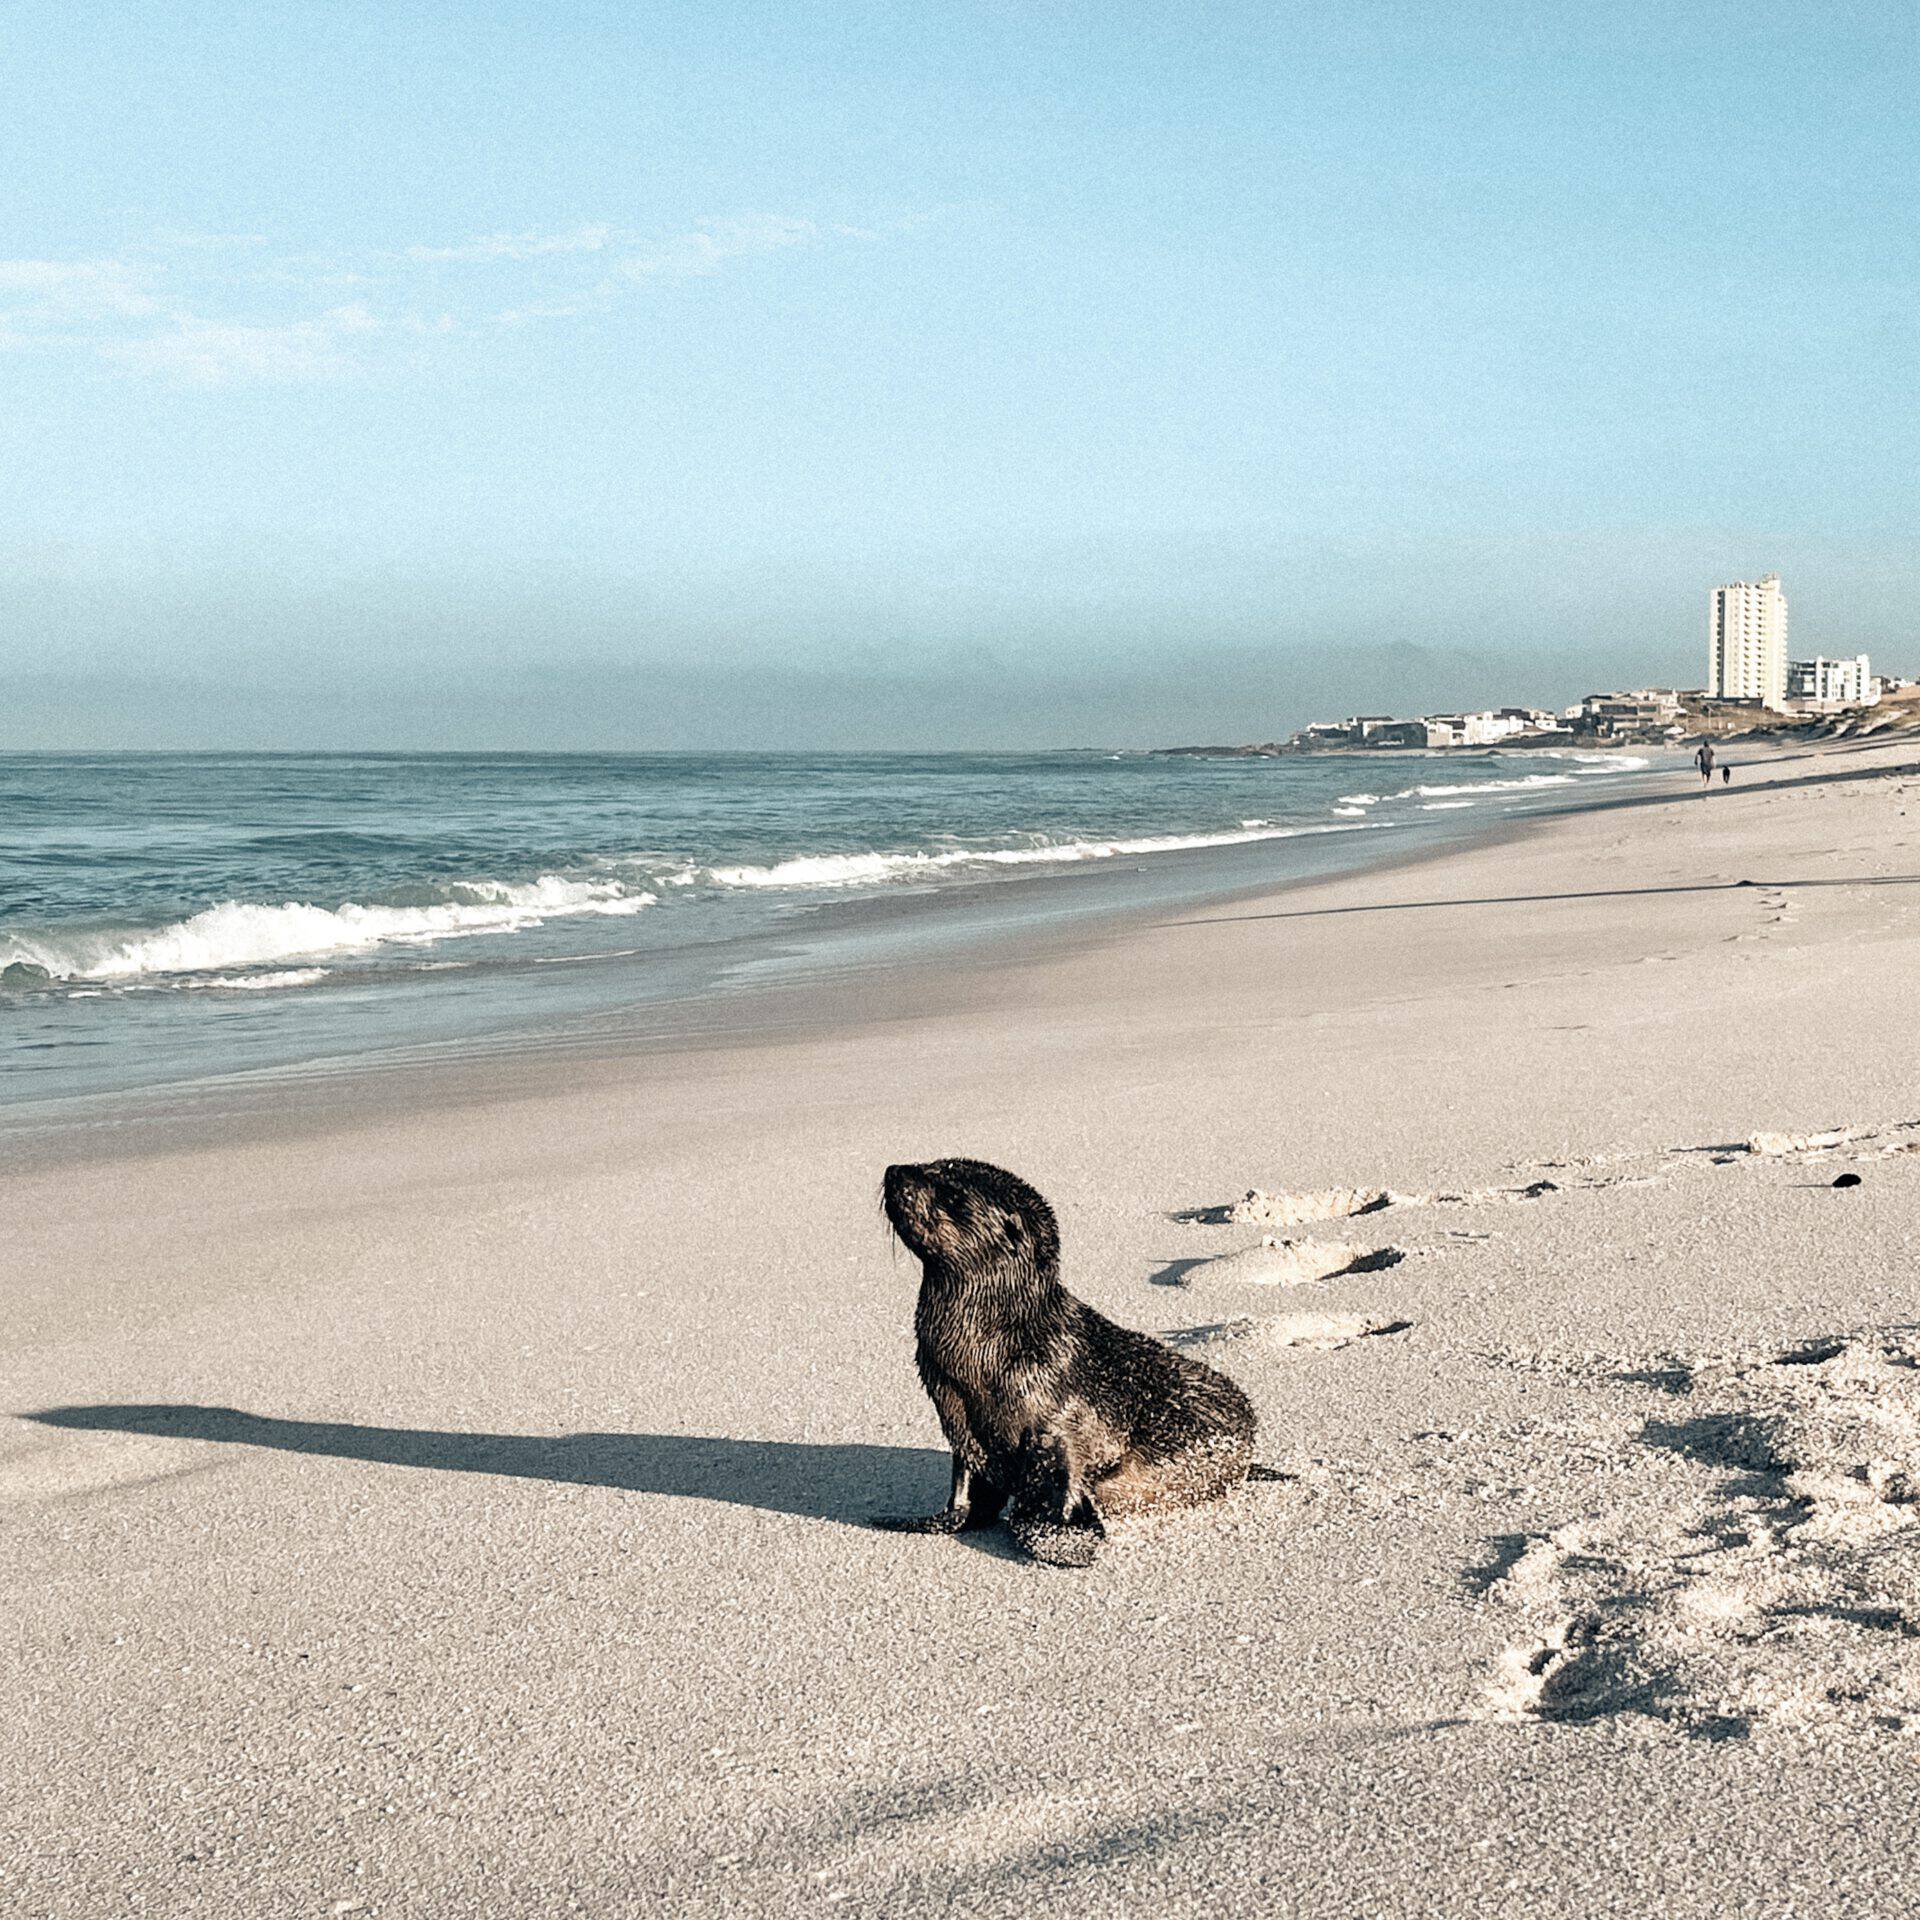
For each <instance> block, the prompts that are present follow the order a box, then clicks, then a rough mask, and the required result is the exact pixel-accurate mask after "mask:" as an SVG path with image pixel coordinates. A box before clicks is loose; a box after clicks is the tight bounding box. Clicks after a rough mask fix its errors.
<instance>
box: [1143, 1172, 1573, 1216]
mask: <svg viewBox="0 0 1920 1920" xmlns="http://www.w3.org/2000/svg"><path fill="white" fill-rule="evenodd" d="M1559 1191H1560V1184H1559V1182H1558V1181H1554V1180H1545V1179H1542V1180H1529V1181H1527V1182H1526V1183H1525V1184H1524V1185H1522V1186H1517V1187H1463V1188H1452V1189H1441V1190H1440V1191H1437V1192H1432V1193H1402V1192H1400V1191H1399V1190H1398V1189H1397V1188H1394V1187H1323V1188H1316V1189H1312V1190H1310V1191H1307V1192H1301V1193H1269V1192H1267V1191H1266V1190H1265V1189H1264V1188H1261V1187H1252V1188H1249V1189H1248V1191H1247V1192H1246V1193H1245V1194H1244V1195H1242V1197H1241V1198H1240V1199H1238V1200H1236V1201H1234V1202H1233V1203H1232V1204H1231V1205H1229V1206H1221V1207H1194V1208H1191V1209H1189V1210H1188V1211H1187V1212H1184V1213H1178V1214H1175V1215H1174V1218H1175V1219H1177V1220H1187V1221H1196V1222H1200V1223H1202V1224H1205V1225H1209V1226H1238V1227H1304V1226H1312V1225H1314V1224H1316V1223H1318V1222H1320V1221H1323V1220H1352V1219H1358V1218H1360V1217H1361V1216H1363V1215H1365V1214H1370V1213H1382V1212H1384V1211H1386V1209H1387V1208H1389V1207H1499V1206H1520V1205H1524V1204H1525V1203H1526V1202H1528V1201H1530V1200H1539V1199H1541V1198H1543V1197H1544V1196H1545V1195H1547V1194H1549V1193H1558V1192H1559Z"/></svg>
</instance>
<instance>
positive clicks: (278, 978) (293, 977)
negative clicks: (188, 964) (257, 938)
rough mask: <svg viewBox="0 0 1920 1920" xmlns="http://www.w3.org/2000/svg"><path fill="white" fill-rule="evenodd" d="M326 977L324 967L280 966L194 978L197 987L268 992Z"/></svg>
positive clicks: (306, 984) (302, 984)
mask: <svg viewBox="0 0 1920 1920" xmlns="http://www.w3.org/2000/svg"><path fill="white" fill-rule="evenodd" d="M326 977H327V970H326V968H325V967H281V968H279V969H277V970H276V971H275V972H272V973H217V974H215V975H214V976H213V978H212V979H211V980H196V981H195V982H194V983H193V984H194V985H195V986H197V987H218V988H221V989H222V990H224V991H225V992H228V993H269V992H273V991H274V990H276V989H278V988H280V987H310V986H313V985H314V984H315V983H316V982H317V981H321V980H324V979H325V978H326Z"/></svg>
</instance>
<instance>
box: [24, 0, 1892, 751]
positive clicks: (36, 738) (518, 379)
mask: <svg viewBox="0 0 1920 1920" xmlns="http://www.w3.org/2000/svg"><path fill="white" fill-rule="evenodd" d="M1917 35H1920V28H1917V27H1916V24H1915V20H1914V18H1913V16H1912V15H1911V14H1910V13H1909V12H1908V11H1907V10H1905V9H1899V8H1895V7H1893V6H1891V5H1888V6H1877V5H1863V6H1855V7H1849V8H1847V9H1845V10H1843V11H1842V10H1835V9H1832V8H1822V7H1814V6H1785V5H1776V6H1764V5H1763V6H1757V7H1756V6H1734V5H1724V6H1723V5H1704V6H1699V7H1691V8H1687V9H1684V10H1681V11H1679V12H1678V13H1675V12H1673V11H1672V10H1670V9H1662V8H1655V7H1653V6H1651V5H1645V6H1640V5H1634V6H1626V7H1622V8H1618V9H1612V10H1609V11H1608V12H1607V13H1606V14H1605V16H1604V17H1602V16H1598V15H1593V16H1589V15H1578V16H1574V15H1569V16H1567V17H1553V16H1551V15H1548V16H1539V15H1535V14H1532V13H1529V12H1527V11H1524V10H1521V9H1516V8H1513V7H1511V6H1496V5H1490V4H1483V5H1467V6H1463V7H1458V8H1452V9H1448V10H1446V11H1445V13H1444V15H1442V14H1437V13H1435V12H1434V11H1433V10H1431V9H1428V8H1423V7H1418V6H1413V5H1393V4H1373V5H1360V6H1356V7H1354V8H1350V9H1342V10H1340V11H1339V12H1337V13H1331V14H1330V13H1325V12H1321V11H1318V10H1289V9H1280V10H1276V9H1273V8H1270V7H1258V6H1238V5H1221V6H1211V7H1205V8H1201V9H1198V10H1196V11H1193V12H1190V13H1182V14H1180V15H1178V16H1175V15H1171V14H1168V13H1165V12H1163V11H1161V10H1158V9H1147V8H1134V7H1124V6H1123V7H1118V8H1110V7H1092V6H1071V5H1070V6H1065V7H1061V8H1057V9H1049V10H1047V12H1046V13H1045V15H1044V16H1039V15H1030V14H1029V13H1028V12H1027V11H1026V10H1022V9H1006V8H1003V7H999V6H995V5H987V4H975V5H957V6H954V7H951V8H947V9H941V10H939V11H938V12H927V13H915V12H908V11H903V10H900V9H896V8H890V7H886V6H880V5H872V6H863V5H848V6H835V7H830V8H825V9H796V8H792V7H784V6H778V5H765V6H757V7H756V6H743V7H741V8H737V9H730V10H729V11H728V14H727V16H726V18H725V19H724V20H721V19H720V18H719V17H717V16H715V15H713V14H712V13H711V12H710V11H709V10H706V9H700V8H694V7H686V6H679V7H675V6H668V7H662V8H658V9H651V10H649V11H648V12H647V14H646V16H645V17H644V18H637V17H635V16H634V15H633V14H632V13H631V11H630V10H628V9H625V8H620V7H614V6H609V5H590V4H580V3H578V0H575V3H574V4H559V5H553V6H547V7H541V8H537V9H536V8H533V7H531V6H525V5H470V6H466V7H462V8H459V9H457V10H454V11H453V12H451V13H443V14H441V15H439V16H437V17H436V18H433V19H400V18H396V17H395V16H394V15H393V13H392V11H391V10H390V9H385V8H380V7H376V6H352V5H349V6H345V7H341V8H337V9H328V10H326V11H325V13H324V14H321V13H315V14H311V15H302V14H299V13H297V12H285V11H276V12H273V13H271V14H262V13H260V12H259V10H257V9H250V8H245V7H240V6H237V5H234V6H224V7H223V6H208V7H195V8H192V9H182V10H158V11H149V12H143V13H141V14H139V15H137V16H136V15H133V14H131V13H121V12H117V11H108V12H105V13H100V14H94V15H89V16H81V15H78V14H76V12H75V11H74V10H73V9H70V8H64V7H58V6H54V5H51V4H45V3H43V0H28V4H24V5H21V6H18V7H15V8H13V9H10V10H9V13H8V17H7V19H6V21H5V23H4V24H0V56H4V59H3V60H0V71H3V72H4V73H5V75H6V78H5V79H4V81H0V87H3V88H4V98H5V102H6V108H7V112H6V115H5V121H4V124H5V127H6V132H5V133H4V134H3V135H0V141H4V150H5V152H6V154H7V157H8V159H9V162H10V164H9V165H8V166H7V167H6V168H5V169H4V170H3V171H0V219H3V220H4V231H0V407H3V408H4V418H5V420H6V422H7V437H6V444H7V451H8V458H7V460H6V461H5V462H4V463H0V507H3V508H4V511H0V748H60V747H67V748H74V749H80V750H88V749H111V748H193V747H206V748H210V749H228V750H245V749H275V748H282V749H301V748H310V749H326V750H345V749H355V748H360V749H368V750H405V749H408V748H417V749H460V748H474V749H514V748H524V749H529V750H533V749H539V750H564V749H566V748H570V747H577V748H582V749H611V748H622V747H628V748H635V749H662V748H672V747H687V748H693V749H713V748H719V747H739V748H744V749H749V750H754V749H759V750H768V749H775V748H781V747H791V748H797V749H805V748H882V747H897V748H902V749H908V748H925V749H935V748H989V747H1009V748H1019V747H1035V746H1070V745H1101V746H1112V747H1133V746H1150V745H1170V744H1194V743H1202V742H1226V741H1243V740H1252V739H1271V738H1274V737H1277V736H1280V735H1284V734H1285V733H1286V732H1288V731H1289V730H1291V729H1292V728H1293V727H1295V726H1298V725H1300V724H1301V723H1303V722H1305V721H1306V720H1309V719H1314V718H1324V717H1334V716H1337V715H1338V714H1341V713H1345V712H1351V711H1353V710H1355V709H1362V710H1381V711H1387V710H1392V711H1400V712H1407V711H1416V710H1420V709H1424V708H1435V707H1442V708H1444V707H1454V706H1460V705H1468V706H1477V705H1482V704H1485V703H1487V702H1489V701H1495V700H1498V701H1509V700H1511V701H1525V702H1528V703H1536V704H1542V705H1551V706H1556V707H1557V706H1560V705H1563V704H1565V703H1566V702H1567V701H1569V700H1572V699H1574V698H1576V697H1578V696H1579V695H1580V694H1582V693H1586V692H1590V691H1594V690H1596V689H1599V688H1603V687H1613V686H1623V685H1637V684H1644V683H1647V682H1660V683H1668V684H1676V683H1677V684H1681V685H1698V684H1700V683H1701V681H1702V679H1703V678H1704V672H1705V647H1706V641H1705V634H1706V608H1707V595H1708V592H1709V590H1710V588H1712V587H1713V586H1714V585H1716V584H1718V583H1719V582H1721V581H1723V580H1728V579H1735V578H1753V577H1756V576H1757V575H1759V574H1761V573H1765V572H1778V573H1779V574H1780V575H1781V576H1782V578H1783V580H1784V582H1785V585H1786V589H1787V593H1788V597H1789V602H1790V605H1791V610H1792V630H1791V631H1792V646H1793V648H1794V650H1795V652H1796V653H1798V652H1803V651H1804V652H1808V653H1811V652H1816V651H1824V652H1827V653H1830V654H1831V653H1849V654H1850V653H1855V652H1860V651H1866V652H1869V653H1871V654H1873V655H1874V656H1875V658H1876V661H1877V663H1879V664H1882V665H1884V666H1885V667H1887V668H1888V669H1889V670H1893V671H1904V672H1915V671H1920V634H1917V633H1916V631H1915V624H1916V623H1915V620H1914V615H1913V608H1914V607H1915V606H1916V605H1917V604H1920V561H1917V560H1916V555H1915V552H1914V548H1913V544H1912V538H1911V531H1912V527H1913V525H1914V524H1915V521H1916V509H1917V508H1920V498H1917V497H1916V495H1917V494H1920V488H1917V487H1916V482H1915V477H1914V476H1915V473H1916V471H1917V470H1920V463H1917V462H1916V458H1915V456H1916V453H1920V444H1917V443H1920V432H1917V431H1916V425H1915V422H1916V420H1920V409H1916V407H1915V404H1914V395H1913V392H1912V388H1913V383H1914V375H1913V365H1914V358H1915V356H1914V353H1913V320H1912V311H1913V258H1914V255H1913V249H1912V244H1911V237H1910V236H1911V230H1912V225H1913V221H1914V214H1913V210H1912V207H1911V205H1910V202H1909V196H1908V192H1907V181H1908V176H1909V174H1910V170H1911V164H1910V149H1911V137H1910V132H1909V129H1908V122H1907V116H1908V113H1909V106H1908V102H1909V101H1910V98H1911V89H1912V84H1913V80H1914V77H1915V64H1916V63H1915V61H1914V59H1913V54H1914V51H1915V46H1916V37H1917ZM1741 75H1744V76H1746V78H1745V79H1743V80H1742V81H1741V83H1740V84H1739V85H1732V84H1730V77H1733V76H1741ZM1755 75H1759V76H1762V77H1763V79H1764V84H1763V85H1756V84H1754V82H1753V77H1754V76H1755ZM1736 108H1738V109H1740V114H1736V112H1735V109H1736ZM1742 115H1744V117H1741V116H1742Z"/></svg>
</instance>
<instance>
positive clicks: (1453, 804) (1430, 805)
mask: <svg viewBox="0 0 1920 1920" xmlns="http://www.w3.org/2000/svg"><path fill="white" fill-rule="evenodd" d="M1472 805H1473V802H1472V801H1471V800H1429V801H1427V802H1426V804H1425V805H1424V806H1422V807H1421V809H1420V811H1421V812H1422V813H1452V812H1454V811H1455V810H1456V809H1457V808H1460V807H1470V806H1472Z"/></svg>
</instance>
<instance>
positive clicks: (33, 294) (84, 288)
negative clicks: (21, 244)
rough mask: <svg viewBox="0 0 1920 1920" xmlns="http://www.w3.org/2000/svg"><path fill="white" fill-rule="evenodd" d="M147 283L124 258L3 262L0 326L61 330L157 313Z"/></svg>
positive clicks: (156, 306)
mask: <svg viewBox="0 0 1920 1920" xmlns="http://www.w3.org/2000/svg"><path fill="white" fill-rule="evenodd" d="M147 280H148V276H147V274H146V273H145V272H144V271H143V270H142V269H141V268H139V267H137V266H135V265H133V264H132V263H131V262H128V261H125V260H0V324H11V325H12V326H14V327H53V328H60V327H73V326H85V325H87V324H89V323H91V322H95V321H99V320H103V319H122V318H127V317H131V316H139V315H144V314H151V313H157V312H158V311H159V309H160V303H159V301H158V300H156V299H155V298H154V296H153V294H152V293H151V292H150V291H149V290H148V286H147Z"/></svg>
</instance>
